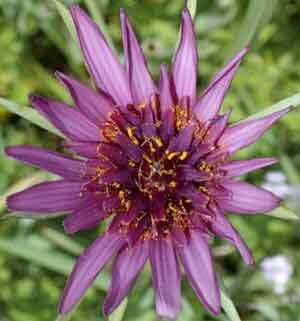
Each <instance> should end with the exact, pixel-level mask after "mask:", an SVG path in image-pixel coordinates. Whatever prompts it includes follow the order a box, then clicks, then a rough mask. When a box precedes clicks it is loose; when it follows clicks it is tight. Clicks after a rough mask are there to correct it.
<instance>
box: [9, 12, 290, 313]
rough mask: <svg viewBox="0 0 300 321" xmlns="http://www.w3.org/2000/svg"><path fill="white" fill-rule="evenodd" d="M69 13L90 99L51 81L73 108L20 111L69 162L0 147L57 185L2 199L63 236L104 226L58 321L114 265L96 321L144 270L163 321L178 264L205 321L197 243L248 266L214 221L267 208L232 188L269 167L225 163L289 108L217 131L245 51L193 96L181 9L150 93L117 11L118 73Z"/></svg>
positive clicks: (191, 55)
mask: <svg viewBox="0 0 300 321" xmlns="http://www.w3.org/2000/svg"><path fill="white" fill-rule="evenodd" d="M71 13H72V16H73V19H74V23H75V26H76V30H77V34H78V38H79V42H80V45H81V49H82V52H83V54H84V57H85V61H86V64H87V66H88V69H89V72H90V74H91V76H92V78H93V79H94V81H95V84H96V86H97V90H92V89H90V88H88V87H86V86H85V85H83V84H82V83H80V82H78V81H77V80H75V79H73V78H71V77H69V76H66V75H64V74H62V73H57V77H58V78H59V80H60V81H61V82H62V83H63V85H65V87H66V88H67V89H68V91H69V92H70V94H71V96H72V98H73V100H74V105H75V107H74V108H70V107H69V106H67V105H66V104H64V103H61V102H58V101H53V100H49V99H47V98H44V97H39V96H32V97H31V103H32V105H33V106H34V107H35V108H36V109H37V110H38V111H39V112H40V113H41V114H42V115H43V116H44V117H46V118H47V119H48V120H49V121H50V122H51V123H52V124H53V125H54V126H55V127H56V128H58V129H59V130H60V131H61V132H62V133H63V134H64V135H65V137H66V139H67V142H66V144H65V146H66V148H67V149H68V150H69V151H72V152H73V153H74V154H75V155H79V156H80V159H79V158H73V159H71V158H68V157H66V156H63V155H60V154H57V153H54V152H51V151H46V150H43V149H41V148H37V147H31V146H13V147H9V148H7V150H6V152H7V154H8V155H9V156H11V157H13V158H15V159H17V160H19V161H21V162H24V163H27V164H30V165H33V166H37V167H40V168H42V169H45V170H47V171H50V172H52V173H54V174H57V175H59V176H61V177H62V179H61V180H58V181H51V182H46V183H42V184H39V185H36V186H33V187H31V188H29V189H27V190H25V191H23V192H21V193H17V194H14V195H12V196H10V197H9V198H8V201H7V203H8V207H9V208H10V209H11V210H13V211H23V212H27V213H31V214H30V215H32V216H36V215H41V213H44V215H52V213H56V212H67V213H69V214H68V215H67V217H66V218H65V220H64V227H65V230H66V232H67V233H70V234H72V233H75V232H77V231H80V230H85V229H89V228H92V227H95V226H97V225H98V224H100V223H101V222H102V221H103V220H106V219H108V220H111V221H110V225H109V227H108V230H107V231H106V232H105V234H104V235H101V236H100V237H99V238H98V239H96V241H95V242H94V243H93V244H92V245H91V246H90V247H89V248H88V249H87V250H86V251H85V252H84V253H83V255H82V256H81V257H80V258H79V260H78V261H77V263H76V265H75V267H74V270H73V272H72V274H71V276H70V277H69V280H68V282H67V285H66V287H65V290H64V294H63V296H62V299H61V302H60V305H59V312H60V313H61V314H66V313H68V312H69V311H70V310H71V309H72V308H73V307H74V306H75V305H76V304H77V303H78V302H79V300H80V299H81V297H82V296H83V294H84V293H85V291H86V290H87V289H88V288H89V286H90V285H91V284H92V282H93V281H94V279H95V278H96V276H97V275H98V274H99V272H100V271H101V270H102V268H103V267H104V265H105V264H106V263H107V262H108V260H110V258H111V257H112V256H114V255H115V256H116V258H115V262H114V264H113V269H112V281H111V285H110V287H109V290H108V294H107V297H106V299H105V302H104V308H103V311H104V313H105V314H109V313H111V312H112V311H113V310H114V309H115V308H116V307H117V306H118V305H119V304H120V302H121V301H122V299H123V298H124V297H125V296H126V295H127V293H128V291H129V289H130V288H131V287H132V285H133V284H134V282H135V280H136V278H137V276H138V274H139V271H140V270H141V269H142V268H143V266H144V264H145V263H146V261H147V260H148V259H149V261H150V265H151V268H152V276H153V286H154V289H155V302H156V310H157V312H158V314H159V315H160V316H164V317H168V318H174V317H176V315H177V313H178V311H179V310H180V300H181V293H180V292H181V290H180V283H181V280H180V279H181V274H180V267H179V265H180V264H181V265H182V266H183V268H184V270H185V272H186V275H187V278H188V280H189V282H190V284H191V286H192V288H193V289H194V291H195V293H196V294H197V296H198V297H199V299H200V300H201V301H202V303H203V304H204V305H205V307H206V308H207V309H208V310H209V311H210V312H211V313H213V314H217V313H219V311H220V291H219V286H218V280H217V277H216V274H215V271H214V268H213V262H212V256H211V251H210V249H209V246H208V241H209V238H210V237H211V236H214V235H217V236H221V237H223V238H225V239H226V240H228V241H229V242H231V243H232V244H234V245H235V246H236V247H237V248H238V250H239V251H240V253H241V255H242V257H243V259H244V260H245V262H246V263H247V264H251V263H252V256H251V254H250V252H249V250H248V248H247V246H246V245H245V244H244V243H243V241H242V240H241V238H240V236H239V234H238V233H237V231H236V230H235V229H234V228H233V227H232V225H231V224H230V222H229V221H228V220H227V218H226V216H225V214H226V212H234V213H242V214H256V213H263V212H268V211H270V210H272V209H273V208H275V207H276V206H278V203H279V200H278V199H277V198H276V197H275V196H274V195H273V194H272V193H270V192H268V191H265V190H263V189H260V188H258V187H255V186H253V185H250V184H248V183H244V182H241V181H237V180H235V177H236V176H239V175H243V174H246V173H248V172H250V171H252V170H255V169H258V168H261V167H264V166H267V165H271V164H274V163H275V162H276V159H274V158H262V159H252V160H247V161H231V160H230V158H231V156H232V155H233V154H234V153H235V152H236V151H238V150H240V149H242V148H244V147H246V146H248V145H250V144H252V143H254V142H255V141H256V140H257V139H258V138H259V137H260V136H261V135H262V134H263V133H264V132H265V131H266V130H267V128H269V127H270V126H271V125H272V124H273V123H274V122H275V121H276V120H278V119H279V118H280V117H281V116H283V115H284V114H286V113H287V112H288V111H289V109H286V110H284V111H282V112H276V113H274V114H272V115H270V116H267V117H265V118H261V119H259V120H252V121H248V122H244V123H240V124H236V125H229V124H228V121H229V117H230V111H228V112H227V113H225V114H223V115H220V114H219V110H220V107H221V105H222V103H223V99H224V96H225V94H226V92H227V90H228V88H229V86H230V83H231V81H232V78H233V76H234V74H235V73H236V71H237V69H238V67H239V65H240V63H241V61H242V59H243V57H244V56H245V54H246V53H247V48H245V49H243V50H241V51H240V52H239V53H238V54H237V55H236V56H235V57H234V58H233V59H232V60H231V61H230V62H229V63H228V64H227V65H226V66H225V67H224V68H223V69H222V70H221V71H220V72H219V73H218V74H217V75H216V76H215V77H214V78H213V80H212V82H211V84H210V85H209V86H208V88H207V89H206V90H205V91H204V93H203V94H202V95H201V96H200V97H197V93H196V87H197V84H196V81H197V70H198V54H197V46H196V37H195V33H194V30H193V23H192V19H191V16H190V14H189V12H188V10H184V11H183V12H182V22H181V38H180V42H179V46H178V49H177V51H176V54H175V56H174V59H173V64H172V69H171V72H170V73H169V72H168V71H167V68H166V67H165V66H162V67H161V76H160V80H159V82H158V84H156V82H154V81H153V80H152V78H151V76H150V73H149V71H148V68H147V65H146V62H145V59H144V56H143V53H142V50H141V48H140V46H139V44H138V41H137V39H136V36H135V33H134V31H133V28H132V26H131V25H130V23H129V21H128V18H127V16H126V14H125V13H124V12H123V11H122V12H121V27H122V35H123V44H124V54H125V60H126V68H125V69H124V68H123V66H122V65H121V64H120V63H119V62H118V60H117V59H116V57H115V56H114V54H113V52H112V50H111V49H110V48H109V46H108V45H107V43H106V41H105V39H104V37H103V35H102V33H101V32H100V31H99V29H98V28H97V26H96V24H95V23H94V22H93V21H92V20H91V19H90V18H89V17H88V16H87V14H86V13H85V12H83V11H82V10H81V9H80V8H79V7H78V6H73V7H72V8H71ZM83 159H84V160H83ZM27 215H29V214H27Z"/></svg>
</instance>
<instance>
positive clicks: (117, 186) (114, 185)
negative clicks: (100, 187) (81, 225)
mask: <svg viewBox="0 0 300 321" xmlns="http://www.w3.org/2000/svg"><path fill="white" fill-rule="evenodd" d="M111 185H112V187H115V188H120V187H121V184H120V183H118V182H113V183H112V184H111Z"/></svg>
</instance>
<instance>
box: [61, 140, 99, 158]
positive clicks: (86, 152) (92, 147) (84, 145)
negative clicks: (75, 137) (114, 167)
mask: <svg viewBox="0 0 300 321" xmlns="http://www.w3.org/2000/svg"><path fill="white" fill-rule="evenodd" d="M64 147H65V148H67V149H69V150H70V151H72V152H73V153H75V154H77V155H81V156H83V157H86V158H97V157H98V156H99V153H98V151H97V148H98V143H88V142H67V143H65V144H64Z"/></svg>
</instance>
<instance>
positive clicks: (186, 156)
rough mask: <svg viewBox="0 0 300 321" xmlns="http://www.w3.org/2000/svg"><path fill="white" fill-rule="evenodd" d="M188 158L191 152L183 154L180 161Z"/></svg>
mask: <svg viewBox="0 0 300 321" xmlns="http://www.w3.org/2000/svg"><path fill="white" fill-rule="evenodd" d="M188 156H189V152H186V151H185V152H182V153H181V155H180V156H179V159H180V160H182V161H183V160H185V159H187V158H188Z"/></svg>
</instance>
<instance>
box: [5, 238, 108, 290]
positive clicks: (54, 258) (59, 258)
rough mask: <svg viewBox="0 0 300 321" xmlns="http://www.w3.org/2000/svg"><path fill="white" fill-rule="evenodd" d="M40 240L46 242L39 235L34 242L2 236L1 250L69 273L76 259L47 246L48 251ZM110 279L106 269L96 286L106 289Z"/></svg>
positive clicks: (66, 273) (57, 270)
mask: <svg viewBox="0 0 300 321" xmlns="http://www.w3.org/2000/svg"><path fill="white" fill-rule="evenodd" d="M38 240H41V242H43V243H45V242H46V241H45V240H44V239H42V238H40V237H39V236H36V237H35V238H34V242H33V241H30V240H28V238H26V239H23V238H22V239H4V238H0V251H2V252H6V253H8V254H9V255H14V256H17V257H20V258H22V259H24V260H27V261H29V262H32V263H35V264H37V265H39V266H41V267H43V268H46V269H48V270H51V271H54V272H57V273H61V274H63V275H68V274H69V273H70V272H71V270H72V268H73V265H74V263H75V260H74V259H73V258H72V257H70V256H68V255H66V254H64V253H62V252H60V251H57V250H54V249H51V248H50V249H48V248H47V251H45V250H44V248H41V247H39V246H37V245H36V243H37V241H38ZM50 246H51V245H50ZM108 281H109V277H108V275H107V274H105V271H102V272H101V276H100V278H99V279H98V280H97V281H96V282H95V286H96V287H97V288H98V289H100V290H106V289H107V284H108Z"/></svg>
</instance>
